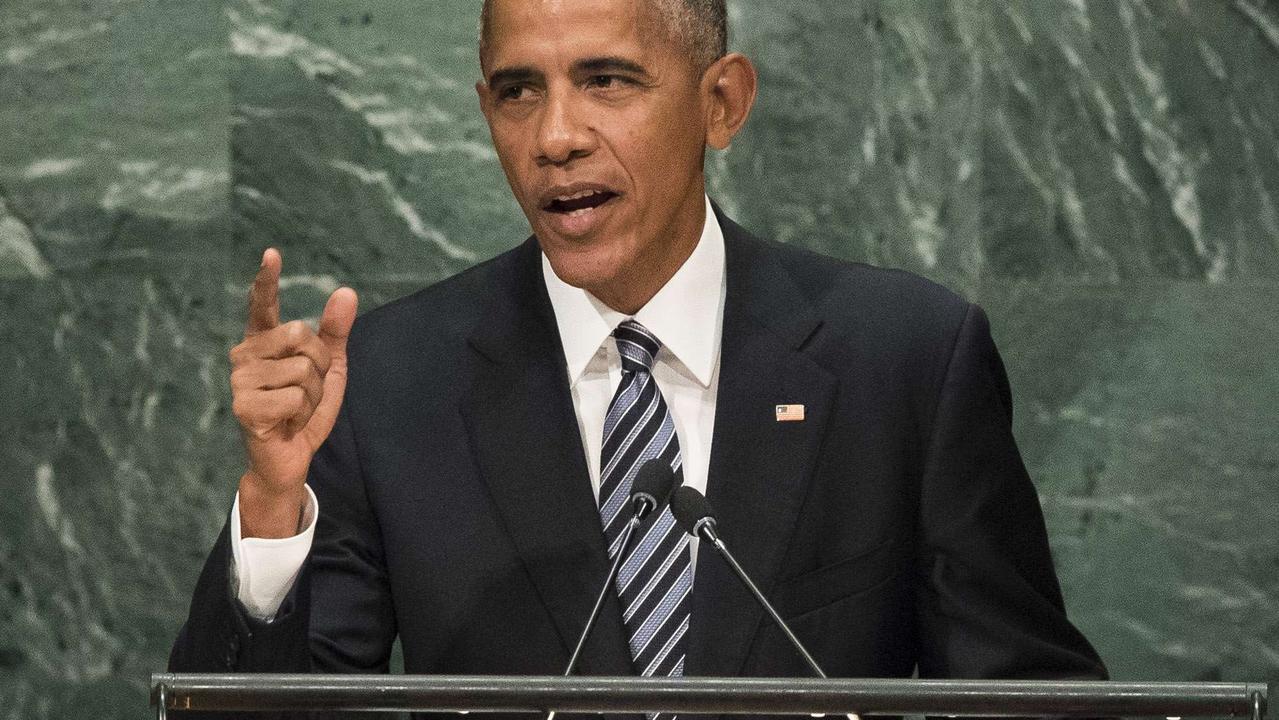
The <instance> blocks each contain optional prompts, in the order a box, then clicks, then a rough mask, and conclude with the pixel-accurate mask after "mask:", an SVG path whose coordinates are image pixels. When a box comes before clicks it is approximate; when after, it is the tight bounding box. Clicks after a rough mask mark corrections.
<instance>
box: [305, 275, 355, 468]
mask: <svg viewBox="0 0 1279 720" xmlns="http://www.w3.org/2000/svg"><path fill="white" fill-rule="evenodd" d="M359 302H360V299H359V297H358V296H357V295H356V294H355V291H354V290H352V289H351V288H347V287H344V288H338V289H337V290H336V291H334V293H333V294H332V295H330V296H329V301H328V303H326V304H325V305H324V314H323V315H321V316H320V340H321V341H322V342H323V343H324V344H325V346H326V347H328V349H329V359H330V364H329V369H328V372H326V373H325V374H324V395H323V396H322V397H321V398H320V402H319V404H318V405H316V406H315V412H313V413H311V419H310V420H309V421H307V424H306V426H305V427H303V428H302V433H303V435H304V436H305V437H306V438H307V442H308V443H309V444H310V446H311V449H312V451H314V450H316V449H317V448H319V447H320V444H321V443H323V442H324V440H325V438H327V437H328V436H329V433H330V432H332V431H333V425H334V423H336V422H337V417H338V410H339V409H341V407H342V396H343V395H344V394H345V393H346V373H347V367H346V339H347V337H349V336H350V334H351V325H353V324H354V323H355V311H356V309H357V308H358V307H359Z"/></svg>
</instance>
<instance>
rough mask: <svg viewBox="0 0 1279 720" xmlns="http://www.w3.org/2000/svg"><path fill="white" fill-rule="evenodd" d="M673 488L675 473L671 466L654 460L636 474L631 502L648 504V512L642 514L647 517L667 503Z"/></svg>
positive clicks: (632, 485)
mask: <svg viewBox="0 0 1279 720" xmlns="http://www.w3.org/2000/svg"><path fill="white" fill-rule="evenodd" d="M673 487H675V472H674V471H673V470H671V466H670V464H668V463H665V462H663V461H661V460H658V459H656V458H654V459H652V460H649V461H648V462H646V463H644V464H643V465H641V466H640V469H639V472H637V473H636V474H635V480H634V481H632V482H631V502H632V503H639V502H645V503H648V505H649V507H648V511H645V512H644V513H642V514H643V515H647V514H648V512H649V511H652V510H656V509H657V508H659V507H661V506H662V504H663V503H665V502H666V498H667V496H669V495H670V494H671V488H673ZM637 507H638V506H637Z"/></svg>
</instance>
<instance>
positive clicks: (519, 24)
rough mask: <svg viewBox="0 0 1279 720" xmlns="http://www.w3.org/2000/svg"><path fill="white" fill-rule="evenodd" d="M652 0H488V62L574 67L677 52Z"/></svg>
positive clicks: (493, 64)
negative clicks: (592, 60)
mask: <svg viewBox="0 0 1279 720" xmlns="http://www.w3.org/2000/svg"><path fill="white" fill-rule="evenodd" d="M661 17H662V16H661V14H660V12H659V11H658V10H657V9H656V8H654V7H653V4H652V2H651V0H490V2H489V15H488V18H487V20H488V27H487V29H486V33H485V40H486V43H485V47H484V57H483V58H482V60H483V61H484V64H485V65H486V66H488V67H489V68H490V69H492V67H494V66H501V65H508V64H519V65H527V64H538V65H541V64H555V63H557V62H559V61H563V62H564V63H566V64H567V63H571V62H572V61H573V60H574V59H576V58H579V57H581V56H583V55H601V54H603V55H642V54H647V53H651V52H654V51H659V50H661V51H667V50H671V49H673V48H671V47H667V46H668V45H671V44H672V43H671V39H670V36H669V33H666V32H662V30H663V28H662V25H661V23H662V19H661Z"/></svg>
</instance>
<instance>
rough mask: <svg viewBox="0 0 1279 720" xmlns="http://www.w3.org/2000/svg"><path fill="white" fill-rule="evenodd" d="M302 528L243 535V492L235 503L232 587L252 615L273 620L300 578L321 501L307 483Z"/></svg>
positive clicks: (233, 510) (233, 511) (232, 518)
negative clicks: (295, 531) (258, 535)
mask: <svg viewBox="0 0 1279 720" xmlns="http://www.w3.org/2000/svg"><path fill="white" fill-rule="evenodd" d="M305 487H306V495H307V503H306V508H305V509H304V510H303V511H302V526H303V527H302V532H300V533H298V534H297V535H294V536H293V537H287V538H278V539H272V538H242V537H241V536H240V494H239V493H236V494H235V504H234V505H233V506H232V507H231V590H232V592H233V593H234V594H235V597H236V599H238V600H239V601H240V604H242V605H244V609H245V610H247V611H248V612H249V615H252V616H253V617H255V618H257V619H258V620H264V621H266V622H271V621H272V620H274V619H275V614H276V613H277V612H279V610H280V605H281V604H282V603H283V602H284V598H285V596H287V595H288V594H289V590H290V589H292V587H293V582H294V581H295V580H297V577H298V573H299V572H300V571H301V570H302V564H303V563H304V562H306V556H307V555H308V554H309V553H310V552H311V541H312V539H314V537H315V519H316V518H317V517H319V515H320V501H319V500H317V499H316V498H315V493H314V492H312V491H311V486H309V485H307V486H305Z"/></svg>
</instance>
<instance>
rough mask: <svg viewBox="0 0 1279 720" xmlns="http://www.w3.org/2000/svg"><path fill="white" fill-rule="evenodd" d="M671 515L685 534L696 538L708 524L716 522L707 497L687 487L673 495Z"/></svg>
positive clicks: (681, 488)
mask: <svg viewBox="0 0 1279 720" xmlns="http://www.w3.org/2000/svg"><path fill="white" fill-rule="evenodd" d="M671 514H672V515H674V516H675V522H677V523H679V526H680V527H682V528H684V532H686V533H688V534H689V535H692V536H694V537H697V535H698V531H700V530H701V529H702V528H703V527H704V526H705V525H706V524H707V523H712V524H713V523H714V522H715V514H714V512H712V511H711V504H710V503H709V502H707V501H706V497H705V496H703V495H702V494H701V493H699V492H697V490H696V489H694V488H691V487H689V486H687V485H681V486H679V487H677V488H675V492H673V493H671Z"/></svg>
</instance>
